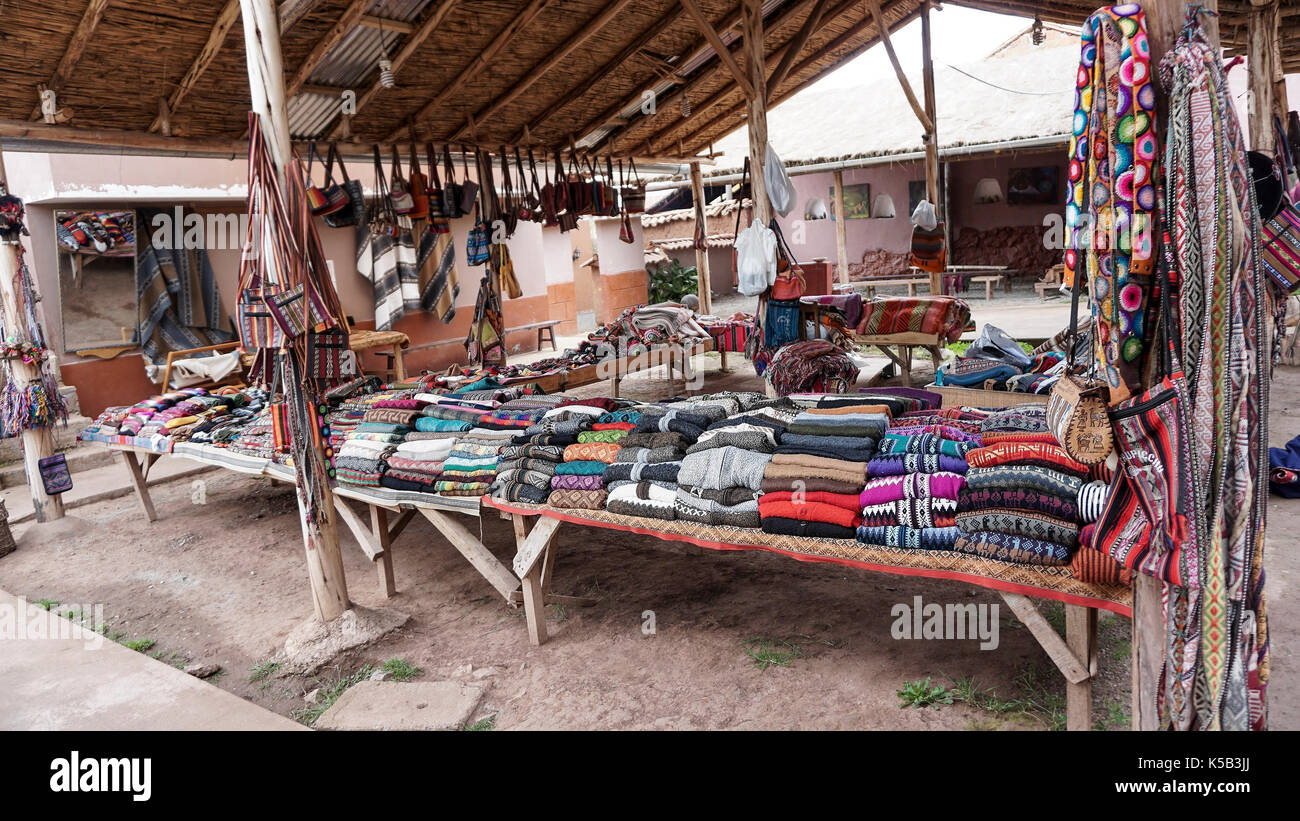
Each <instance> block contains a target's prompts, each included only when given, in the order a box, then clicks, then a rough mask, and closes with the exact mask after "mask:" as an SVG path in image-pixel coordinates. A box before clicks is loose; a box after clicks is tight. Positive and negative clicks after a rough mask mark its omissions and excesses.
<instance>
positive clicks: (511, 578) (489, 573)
mask: <svg viewBox="0 0 1300 821" xmlns="http://www.w3.org/2000/svg"><path fill="white" fill-rule="evenodd" d="M420 514H421V515H423V516H424V518H426V519H428V520H429V521H430V523H432V524H433V526H434V527H435V528H437V530H438V532H439V533H441V534H442V535H443V536H444V537H446V539H447V541H449V542H451V545H452V547H454V548H456V550H458V551H459V552H460V554H461V555H462V556H464V557H465V558H466V559H468V560H469V563H470V564H471V565H473V566H474V569H475V570H477V571H478V572H479V575H481V576H482V577H483V578H485V579H487V580H488V582H489V583H490V584H491V585H492V586H493V587H495V588H496V589H497V592H498V593H500V594H501V595H502V596H504V597H505V599H506V601H509V600H510V595H511V594H512V593H514V591H515V590H518V589H519V580H518V579H517V578H515V575H514V574H513V573H511V572H510V569H509V568H508V567H506V566H505V565H504V564H502V563H501V561H500V560H499V559H498V558H497V557H496V556H493V555H492V551H490V550H488V549H487V548H486V547H485V546H484V545H483V543H482V542H481V541H479V540H478V538H477V537H476V536H474V534H472V533H470V532H469V531H468V530H466V529H465V526H464V525H463V524H461V523H460V522H458V521H456V520H455V519H453V518H451V517H450V516H448V515H447V514H445V513H442V512H441V511H437V510H431V509H429V508H420ZM552 521H556V522H558V521H559V520H558V519H553V520H552Z"/></svg>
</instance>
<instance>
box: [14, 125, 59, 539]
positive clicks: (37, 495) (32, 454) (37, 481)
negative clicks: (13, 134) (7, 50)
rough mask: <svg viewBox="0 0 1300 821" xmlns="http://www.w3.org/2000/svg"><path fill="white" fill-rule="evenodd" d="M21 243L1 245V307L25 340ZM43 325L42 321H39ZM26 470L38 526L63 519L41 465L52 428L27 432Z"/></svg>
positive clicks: (19, 364) (29, 372)
mask: <svg viewBox="0 0 1300 821" xmlns="http://www.w3.org/2000/svg"><path fill="white" fill-rule="evenodd" d="M8 186H9V178H8V176H7V175H6V173H5V166H4V147H3V146H0V187H3V188H4V189H5V190H8ZM20 242H22V240H21V239H17V238H16V239H14V240H13V241H12V242H4V243H2V244H0V303H3V306H2V307H3V311H4V323H5V327H6V328H8V329H9V332H10V333H11V334H18V335H19V337H20V339H21V338H23V337H25V336H26V335H25V334H22V333H21V332H20V330H19V329H21V328H22V327H24V326H23V322H22V317H21V316H20V315H19V313H18V292H17V290H16V289H15V287H14V279H15V277H16V276H17V275H18V266H19V261H18V247H19V243H20ZM38 321H39V320H38ZM9 373H10V376H11V378H12V379H13V380H14V387H15V388H17V389H19V390H22V389H24V388H26V386H27V385H29V384H31V383H32V382H39V381H40V379H41V366H40V365H28V364H27V363H25V362H23V361H22V360H21V359H11V360H9ZM22 440H23V468H24V469H25V471H26V473H27V487H28V489H29V490H30V491H31V494H32V511H33V512H34V515H35V517H36V521H37V522H52V521H55V520H56V519H62V518H63V497H62V496H51V495H49V494H48V493H46V492H45V483H44V482H42V481H41V470H40V465H39V462H40V460H41V459H44V458H45V457H47V456H52V455H54V436H53V433H52V432H51V430H50V429H49V428H33V429H30V430H25V431H23V435H22Z"/></svg>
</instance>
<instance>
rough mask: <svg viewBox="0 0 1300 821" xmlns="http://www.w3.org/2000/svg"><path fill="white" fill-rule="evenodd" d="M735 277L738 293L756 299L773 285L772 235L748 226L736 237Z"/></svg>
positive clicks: (759, 225) (761, 227)
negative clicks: (738, 284) (737, 280)
mask: <svg viewBox="0 0 1300 821" xmlns="http://www.w3.org/2000/svg"><path fill="white" fill-rule="evenodd" d="M736 274H737V277H738V278H739V280H740V292H741V293H742V294H744V295H745V296H758V295H759V294H761V293H763V292H764V291H766V290H767V289H768V288H769V287H771V285H772V283H773V282H775V281H776V234H775V233H773V232H772V229H771V228H768V227H767V226H766V225H763V224H762V223H760V222H752V223H750V224H749V227H747V228H746V229H745V230H743V231H741V232H740V235H739V236H737V237H736Z"/></svg>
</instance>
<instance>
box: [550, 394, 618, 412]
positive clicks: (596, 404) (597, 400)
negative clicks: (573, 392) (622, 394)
mask: <svg viewBox="0 0 1300 821" xmlns="http://www.w3.org/2000/svg"><path fill="white" fill-rule="evenodd" d="M566 405H589V406H591V407H593V408H604V409H605V410H607V411H615V410H618V401H617V400H615V399H608V398H606V397H603V396H597V397H593V398H591V399H571V400H569V401H566V402H561V403H560V404H559V405H556V407H559V408H562V407H565V406H566Z"/></svg>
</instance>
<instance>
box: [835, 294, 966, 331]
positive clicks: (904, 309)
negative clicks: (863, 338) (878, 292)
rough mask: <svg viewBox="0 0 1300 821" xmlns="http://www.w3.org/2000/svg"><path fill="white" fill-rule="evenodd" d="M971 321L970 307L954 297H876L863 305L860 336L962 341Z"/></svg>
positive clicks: (859, 323) (859, 328) (859, 326)
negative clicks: (927, 336)
mask: <svg viewBox="0 0 1300 821" xmlns="http://www.w3.org/2000/svg"><path fill="white" fill-rule="evenodd" d="M969 322H970V306H969V305H967V304H966V303H965V302H964V301H963V300H960V299H953V298H951V297H935V296H916V297H884V296H882V297H876V298H875V299H871V300H868V301H866V302H864V303H862V319H860V320H859V321H858V324H857V332H858V333H860V334H871V335H881V334H902V333H922V334H935V335H936V336H938V337H939V338H940V339H941V340H943V341H945V342H956V341H957V340H958V339H960V338H961V335H962V332H963V331H965V330H966V325H967V323H969Z"/></svg>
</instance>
